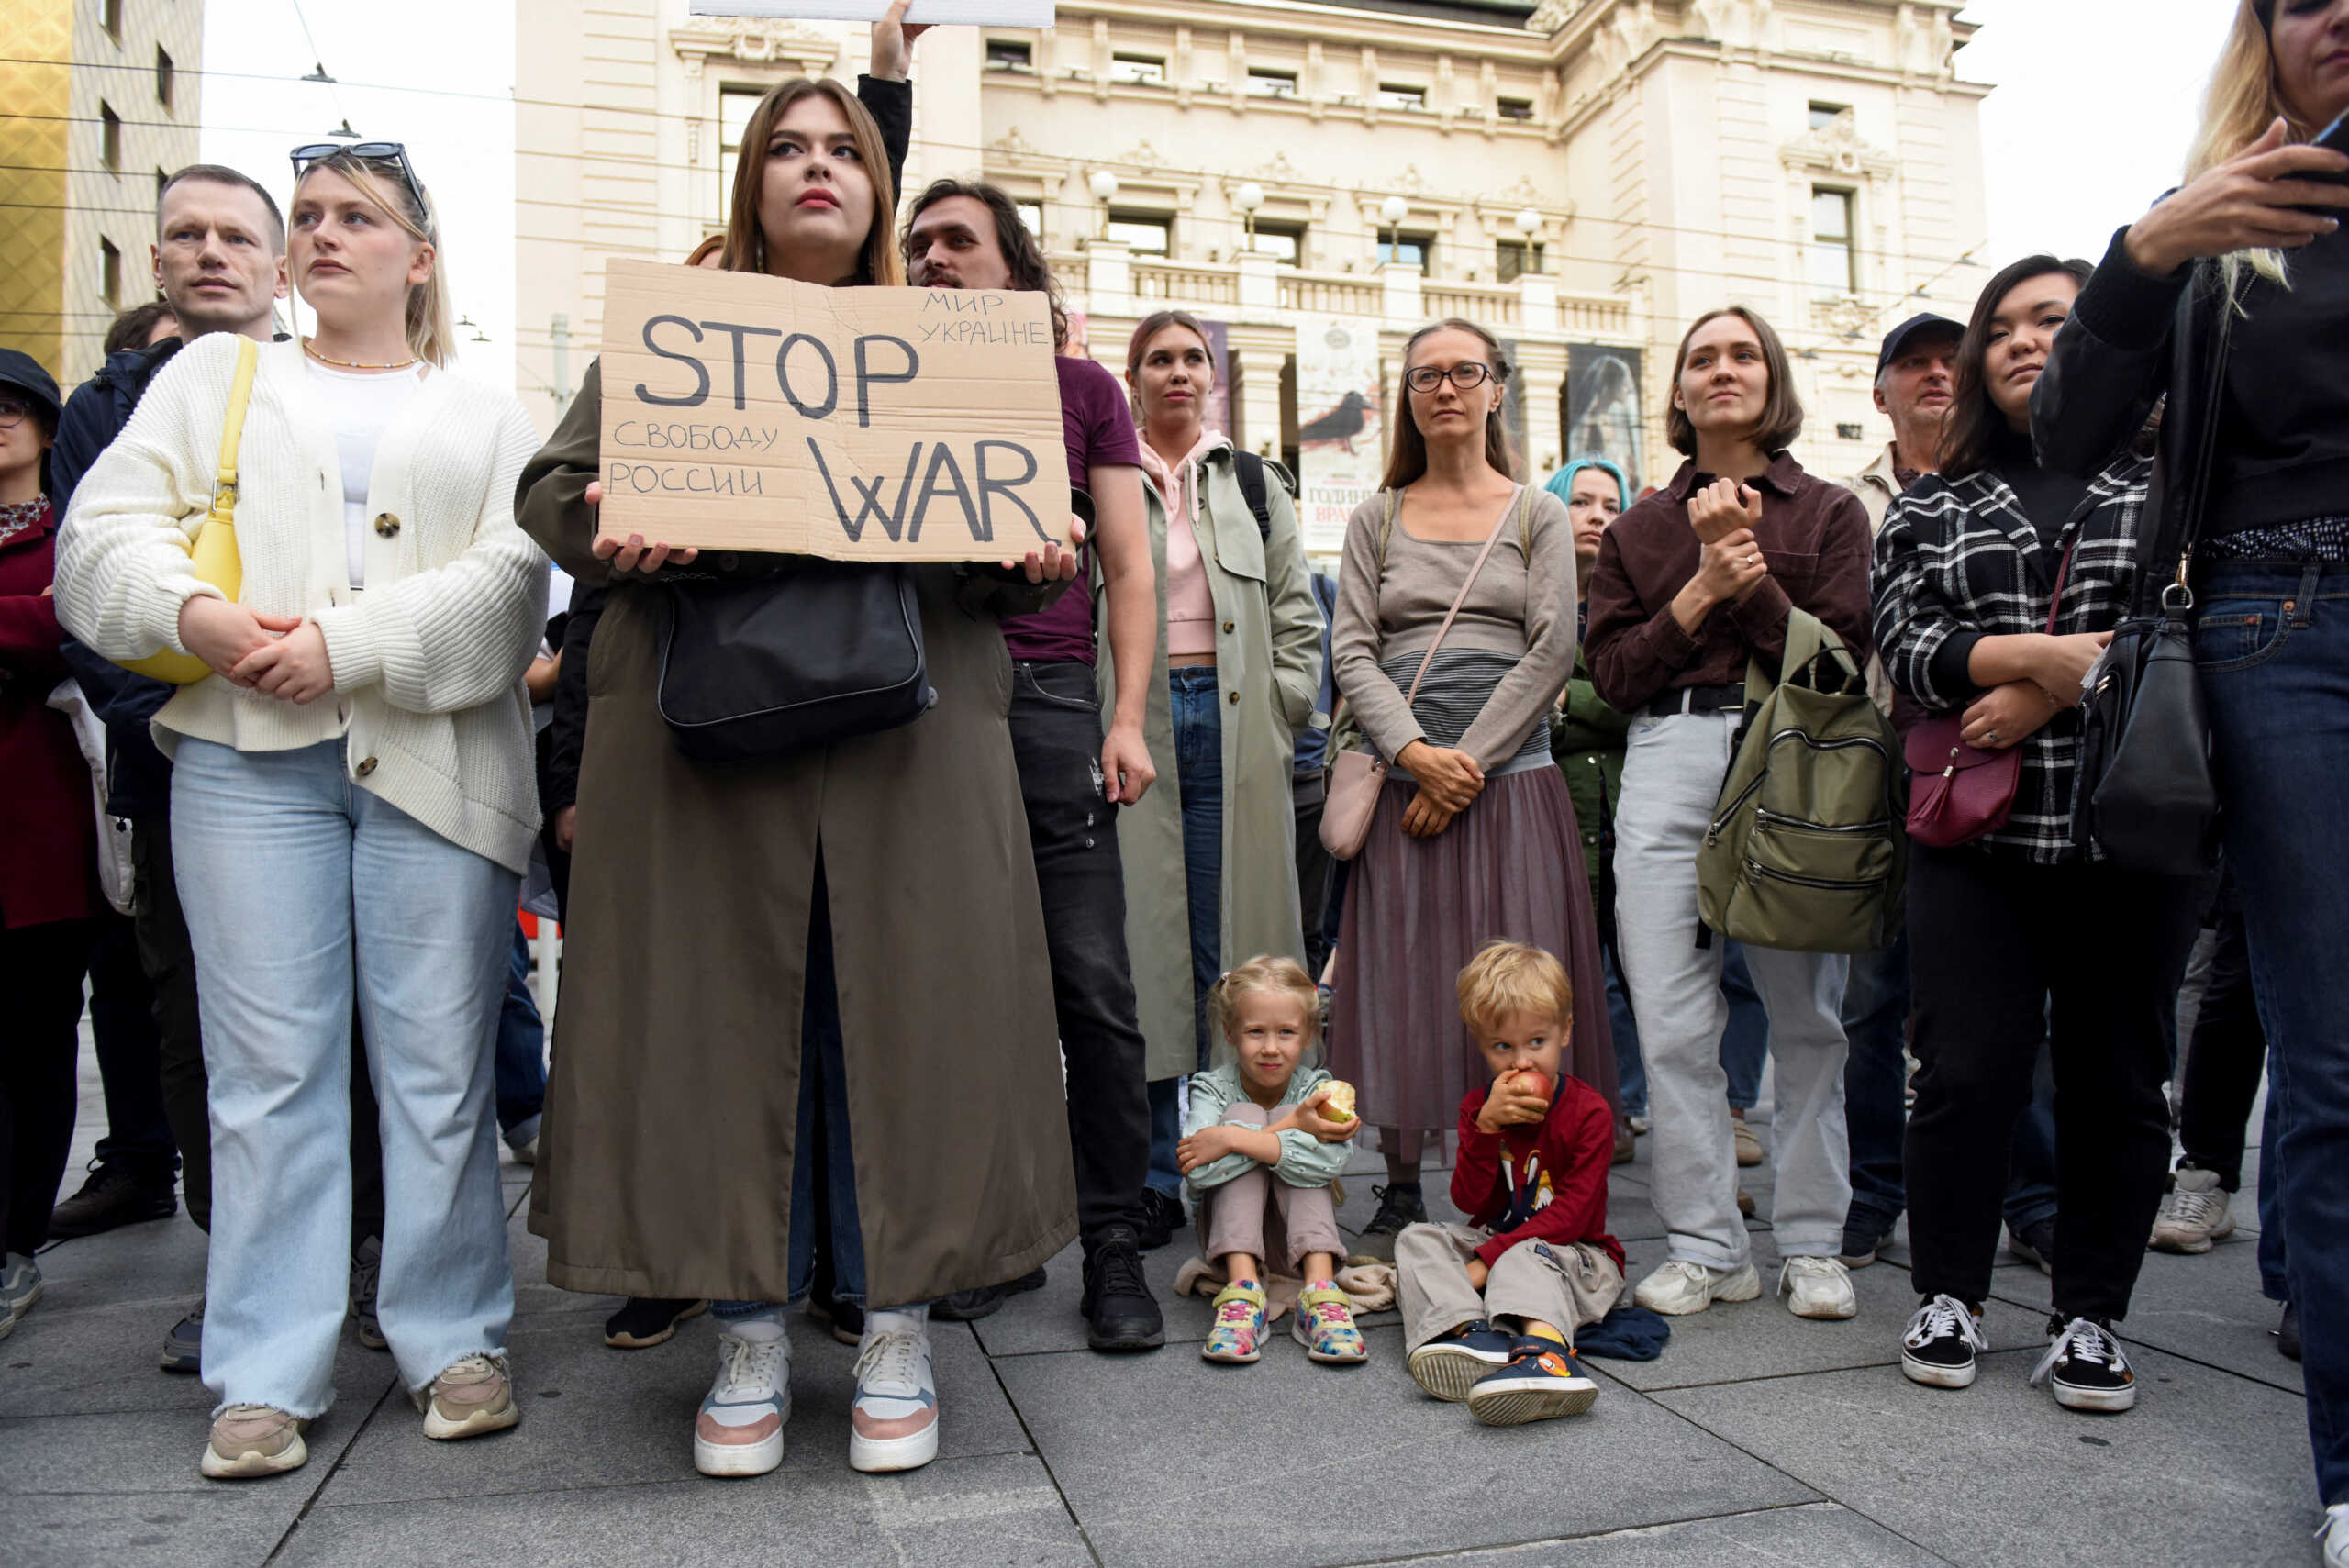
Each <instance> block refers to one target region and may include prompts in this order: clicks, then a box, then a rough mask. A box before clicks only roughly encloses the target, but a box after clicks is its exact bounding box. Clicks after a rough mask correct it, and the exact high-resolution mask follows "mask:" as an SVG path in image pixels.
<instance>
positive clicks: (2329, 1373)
mask: <svg viewBox="0 0 2349 1568" xmlns="http://www.w3.org/2000/svg"><path fill="white" fill-rule="evenodd" d="M2194 643H2195V658H2196V662H2197V663H2198V664H2199V668H2200V671H2201V674H2202V687H2203V691H2204V694H2205V695H2206V696H2207V697H2208V698H2209V701H2210V739H2211V743H2212V750H2213V752H2214V754H2215V756H2216V757H2217V760H2218V765H2219V786H2220V791H2221V798H2222V801H2223V803H2224V805H2225V807H2226V823H2227V828H2226V832H2227V860H2228V863H2229V864H2230V865H2231V866H2232V869H2233V872H2234V877H2235V884H2236V886H2237V887H2238V888H2239V889H2241V891H2242V893H2243V918H2244V922H2245V926H2246V929H2247V931H2248V934H2249V936H2250V940H2251V971H2252V984H2253V988H2254V991H2255V993H2256V994H2257V995H2258V998H2259V1016H2260V1021H2261V1022H2262V1023H2263V1024H2264V1025H2265V1026H2266V1030H2267V1040H2268V1049H2269V1053H2270V1054H2269V1057H2268V1078H2267V1094H2268V1103H2269V1106H2270V1108H2271V1110H2272V1112H2273V1114H2274V1117H2275V1136H2274V1137H2272V1138H2271V1139H2270V1140H2268V1141H2267V1142H2266V1146H2265V1147H2264V1148H2263V1149H2262V1150H2261V1151H2260V1152H2261V1159H2260V1166H2261V1177H2262V1179H2263V1181H2264V1180H2266V1175H2267V1172H2268V1169H2269V1168H2270V1167H2272V1168H2273V1169H2274V1172H2275V1183H2276V1205H2275V1207H2276V1211H2277V1217H2278V1218H2280V1220H2281V1222H2282V1223H2281V1229H2282V1230H2283V1232H2284V1234H2285V1235H2286V1236H2288V1238H2289V1239H2290V1256H2289V1258H2288V1261H2287V1263H2286V1280H2287V1283H2288V1287H2289V1290H2290V1296H2291V1300H2292V1303H2293V1305H2294V1306H2295V1307H2299V1315H2300V1342H2301V1344H2302V1345H2303V1346H2304V1347H2305V1349H2304V1351H2303V1355H2304V1358H2305V1359H2304V1360H2303V1361H2302V1362H2301V1363H2300V1372H2301V1375H2302V1376H2303V1378H2304V1379H2305V1380H2306V1382H2307V1385H2308V1402H2309V1440H2310V1447H2311V1449H2312V1450H2313V1451H2314V1456H2315V1460H2316V1477H2317V1490H2318V1493H2319V1495H2320V1496H2321V1498H2322V1499H2323V1501H2324V1502H2325V1503H2326V1504H2328V1505H2330V1504H2334V1503H2344V1502H2349V1182H2343V1180H2342V1178H2341V1173H2342V1172H2343V1171H2344V1170H2349V1022H2344V1020H2349V965H2343V962H2341V955H2342V953H2343V951H2349V877H2344V876H2343V875H2342V873H2341V864H2340V857H2339V855H2338V854H2337V853H2334V852H2332V851H2330V849H2329V846H2331V845H2332V843H2333V842H2334V840H2335V839H2336V837H2337V835H2338V834H2339V832H2340V828H2341V824H2342V822H2343V820H2344V819H2349V567H2344V566H2319V565H2311V566H2307V567H2299V566H2269V565H2257V564H2233V563H2230V564H2226V565H2221V566H2218V567H2214V568H2212V569H2211V570H2210V572H2209V573H2208V574H2207V580H2206V581H2205V582H2204V583H2203V584H2202V589H2201V608H2200V611H2199V614H2198V616H2197V617H2196V621H2195V628H2194ZM2263 1240H2265V1232H2264V1231H2263Z"/></svg>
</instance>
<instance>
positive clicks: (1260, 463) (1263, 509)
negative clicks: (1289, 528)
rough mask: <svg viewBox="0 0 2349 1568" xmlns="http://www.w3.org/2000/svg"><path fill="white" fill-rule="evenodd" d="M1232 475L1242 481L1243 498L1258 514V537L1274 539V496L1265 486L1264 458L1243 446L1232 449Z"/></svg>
mask: <svg viewBox="0 0 2349 1568" xmlns="http://www.w3.org/2000/svg"><path fill="white" fill-rule="evenodd" d="M1231 472H1232V476H1233V477H1234V478H1236V479H1238V480H1239V481H1240V495H1241V499H1242V500H1244V501H1246V502H1247V503H1248V509H1249V510H1250V511H1252V512H1253V513H1255V514H1256V537H1257V538H1259V539H1263V540H1264V542H1265V543H1266V544H1270V543H1271V542H1272V541H1273V498H1272V493H1271V492H1270V491H1268V490H1266V489H1265V488H1264V459H1263V458H1261V457H1258V456H1257V455H1256V454H1255V453H1254V452H1252V451H1249V450H1246V449H1244V448H1241V447H1234V448H1232V449H1231Z"/></svg>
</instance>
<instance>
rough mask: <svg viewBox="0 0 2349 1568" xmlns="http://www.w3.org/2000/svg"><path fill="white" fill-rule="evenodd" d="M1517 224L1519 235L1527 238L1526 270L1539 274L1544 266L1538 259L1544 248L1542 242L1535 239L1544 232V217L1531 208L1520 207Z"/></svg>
mask: <svg viewBox="0 0 2349 1568" xmlns="http://www.w3.org/2000/svg"><path fill="white" fill-rule="evenodd" d="M1516 223H1517V231H1518V233H1520V234H1521V235H1523V236H1524V237H1525V270H1526V271H1527V272H1540V271H1541V270H1542V264H1541V262H1540V261H1539V260H1538V259H1537V258H1539V257H1540V255H1541V253H1542V247H1541V241H1539V240H1537V239H1534V238H1533V237H1534V236H1535V235H1537V234H1539V233H1541V232H1542V215H1541V214H1540V213H1538V212H1536V211H1534V210H1533V209H1532V208H1531V207H1520V208H1519V209H1518V214H1517V218H1516Z"/></svg>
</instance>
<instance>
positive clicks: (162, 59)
mask: <svg viewBox="0 0 2349 1568" xmlns="http://www.w3.org/2000/svg"><path fill="white" fill-rule="evenodd" d="M155 101H156V102H157V103H159V104H161V105H162V106H163V107H164V109H165V110H167V111H168V110H169V109H170V108H171V106H172V57H171V55H170V54H169V53H168V52H167V51H166V50H164V49H163V46H162V45H161V44H157V45H156V46H155Z"/></svg>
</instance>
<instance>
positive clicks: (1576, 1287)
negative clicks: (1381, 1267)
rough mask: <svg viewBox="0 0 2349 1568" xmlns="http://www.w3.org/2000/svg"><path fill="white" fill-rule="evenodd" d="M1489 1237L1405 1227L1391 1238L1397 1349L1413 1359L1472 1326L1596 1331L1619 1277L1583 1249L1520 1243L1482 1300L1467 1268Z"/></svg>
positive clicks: (1598, 1254) (1590, 1249) (1611, 1264)
mask: <svg viewBox="0 0 2349 1568" xmlns="http://www.w3.org/2000/svg"><path fill="white" fill-rule="evenodd" d="M1492 1239H1493V1238H1492V1233H1491V1232H1490V1231H1486V1230H1479V1229H1476V1228H1475V1226H1472V1225H1448V1224H1427V1225H1407V1226H1405V1227H1404V1228H1403V1233H1402V1234H1401V1235H1399V1236H1397V1237H1396V1238H1395V1293H1396V1304H1397V1306H1398V1307H1401V1308H1402V1312H1403V1348H1404V1350H1405V1351H1416V1350H1418V1349H1419V1347H1420V1346H1421V1345H1424V1344H1426V1343H1427V1342H1428V1341H1429V1340H1432V1339H1435V1338H1437V1337H1438V1336H1440V1335H1443V1334H1448V1333H1450V1332H1452V1330H1453V1329H1457V1328H1459V1327H1460V1325H1462V1324H1463V1323H1465V1322H1468V1321H1469V1320H1470V1319H1472V1318H1539V1319H1540V1320H1541V1321H1542V1322H1544V1323H1548V1324H1551V1325H1553V1326H1554V1327H1556V1328H1558V1329H1564V1331H1565V1336H1566V1343H1567V1344H1569V1345H1572V1344H1573V1343H1574V1342H1575V1329H1579V1328H1581V1327H1582V1326H1583V1325H1584V1324H1586V1323H1596V1322H1598V1320H1599V1319H1600V1318H1604V1317H1606V1316H1607V1314H1608V1313H1609V1311H1610V1310H1612V1309H1613V1307H1614V1306H1615V1303H1616V1301H1617V1299H1618V1298H1620V1296H1622V1294H1623V1271H1622V1270H1620V1269H1619V1268H1617V1267H1616V1266H1615V1260H1614V1259H1612V1258H1610V1257H1609V1256H1608V1255H1607V1253H1606V1252H1605V1251H1603V1250H1601V1249H1600V1248H1598V1247H1595V1246H1593V1245H1591V1244H1590V1243H1589V1242H1587V1241H1570V1242H1564V1243H1561V1242H1554V1241H1520V1242H1519V1243H1518V1244H1517V1245H1516V1246H1514V1247H1511V1248H1510V1249H1509V1250H1508V1251H1506V1252H1503V1253H1502V1254H1501V1256H1500V1262H1497V1263H1495V1264H1494V1265H1493V1268H1492V1274H1491V1276H1490V1277H1489V1278H1487V1279H1486V1281H1485V1289H1484V1294H1482V1295H1481V1296H1480V1295H1478V1294H1477V1291H1476V1287H1475V1285H1473V1284H1469V1283H1468V1263H1469V1261H1470V1260H1471V1259H1473V1258H1475V1255H1476V1249H1477V1248H1479V1247H1481V1246H1483V1245H1484V1244H1485V1243H1486V1242H1487V1241H1489V1240H1492Z"/></svg>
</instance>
